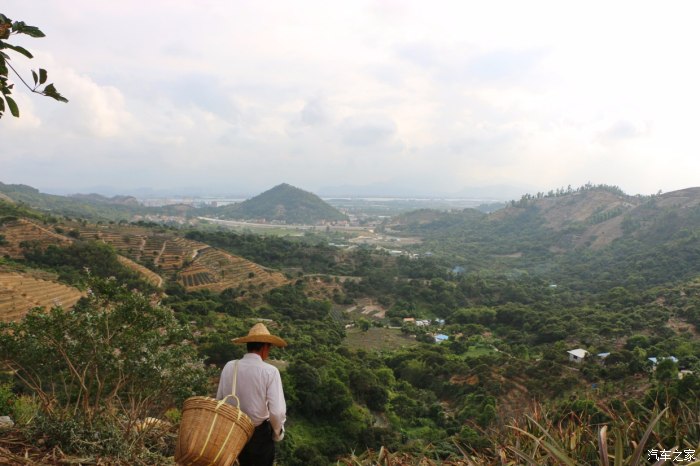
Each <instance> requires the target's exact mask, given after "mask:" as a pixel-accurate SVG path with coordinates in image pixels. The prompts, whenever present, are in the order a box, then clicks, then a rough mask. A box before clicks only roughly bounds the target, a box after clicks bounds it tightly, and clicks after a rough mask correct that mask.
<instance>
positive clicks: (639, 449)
mask: <svg viewBox="0 0 700 466" xmlns="http://www.w3.org/2000/svg"><path fill="white" fill-rule="evenodd" d="M667 410H668V408H664V409H663V410H661V412H660V413H659V414H658V415H657V416H656V417H655V418H654V420H653V421H651V423H649V427H647V430H646V431H645V432H644V435H643V436H642V439H641V440H640V441H639V445H637V448H635V449H634V454H633V455H632V461H631V462H630V464H631V465H632V466H637V465H638V464H639V458H641V456H642V451H643V450H644V445H645V444H646V443H647V440H649V436H650V435H651V432H652V430H653V429H654V426H655V425H656V423H657V422H659V419H661V416H663V415H664V413H666V411H667Z"/></svg>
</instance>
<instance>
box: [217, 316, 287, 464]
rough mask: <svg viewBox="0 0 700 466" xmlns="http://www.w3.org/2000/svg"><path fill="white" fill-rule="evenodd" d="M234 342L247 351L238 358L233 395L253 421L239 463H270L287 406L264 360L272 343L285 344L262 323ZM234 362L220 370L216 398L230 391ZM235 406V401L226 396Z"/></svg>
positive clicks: (274, 374) (276, 374)
mask: <svg viewBox="0 0 700 466" xmlns="http://www.w3.org/2000/svg"><path fill="white" fill-rule="evenodd" d="M233 342H234V343H246V346H247V351H248V352H247V353H246V354H245V355H244V356H243V358H242V359H240V360H239V361H238V374H237V377H236V380H237V382H236V387H235V390H236V392H235V393H236V396H237V397H238V399H239V400H240V402H241V405H240V409H241V411H243V412H244V413H246V414H247V415H248V416H249V417H250V419H251V420H252V421H253V425H254V426H255V431H254V432H253V436H252V437H251V439H250V441H248V443H247V444H246V445H245V447H243V450H242V451H241V454H240V455H239V456H238V461H239V463H240V466H272V464H273V463H274V460H275V444H274V442H279V441H280V440H282V438H284V421H285V420H286V419H287V417H286V413H287V405H286V404H285V402H284V392H283V391H282V379H281V378H280V371H279V370H277V368H276V367H275V366H272V365H270V364H268V363H266V362H264V361H265V360H266V359H267V357H268V355H269V354H270V349H271V347H272V346H277V347H280V348H282V347H285V346H287V342H286V341H284V340H283V339H281V338H280V337H277V336H274V335H271V334H270V332H269V331H268V330H267V327H265V325H264V324H262V323H258V324H255V325H254V326H253V327H252V328H251V329H250V331H249V332H248V335H246V336H244V337H241V338H235V339H234V340H233ZM234 362H235V361H229V362H228V363H226V366H224V369H223V371H221V379H219V389H218V391H217V392H216V399H217V400H222V399H223V398H224V397H225V396H227V395H230V394H231V393H233V389H234V387H233V376H234V374H233V371H234ZM228 402H229V403H231V404H232V405H234V406H235V403H236V402H235V400H232V399H231V398H229V401H228Z"/></svg>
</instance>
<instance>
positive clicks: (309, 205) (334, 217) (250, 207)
mask: <svg viewBox="0 0 700 466" xmlns="http://www.w3.org/2000/svg"><path fill="white" fill-rule="evenodd" d="M216 215H218V216H219V217H221V218H230V219H244V220H256V219H260V220H262V219H264V220H267V221H282V222H286V223H295V224H307V225H309V224H310V225H313V224H316V223H319V222H333V221H340V220H347V216H346V215H345V214H343V213H342V212H340V211H339V210H338V209H336V208H335V207H333V206H331V205H330V204H328V203H326V202H325V201H324V200H322V199H321V198H320V197H318V196H317V195H315V194H313V193H310V192H308V191H304V190H302V189H299V188H295V187H294V186H291V185H289V184H287V183H282V184H280V185H277V186H275V187H274V188H272V189H269V190H267V191H265V192H264V193H262V194H259V195H257V196H255V197H253V198H250V199H248V200H246V201H244V202H241V203H240V204H232V205H227V206H223V207H220V208H218V209H217V210H216Z"/></svg>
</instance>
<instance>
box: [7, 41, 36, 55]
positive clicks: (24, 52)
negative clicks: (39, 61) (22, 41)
mask: <svg viewBox="0 0 700 466" xmlns="http://www.w3.org/2000/svg"><path fill="white" fill-rule="evenodd" d="M5 48H7V49H11V50H14V51H15V52H17V53H21V54H22V55H24V56H25V57H27V58H34V55H32V54H31V53H29V50H27V49H25V48H24V47H20V46H19V45H12V44H7V43H5Z"/></svg>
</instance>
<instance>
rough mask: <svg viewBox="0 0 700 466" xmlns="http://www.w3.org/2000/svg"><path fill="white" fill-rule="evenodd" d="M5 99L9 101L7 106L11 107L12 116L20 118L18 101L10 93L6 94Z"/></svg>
mask: <svg viewBox="0 0 700 466" xmlns="http://www.w3.org/2000/svg"><path fill="white" fill-rule="evenodd" d="M5 100H6V101H7V106H8V107H10V113H12V116H13V117H15V118H19V107H18V106H17V102H15V101H14V99H13V98H12V97H10V96H9V95H6V96H5Z"/></svg>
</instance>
